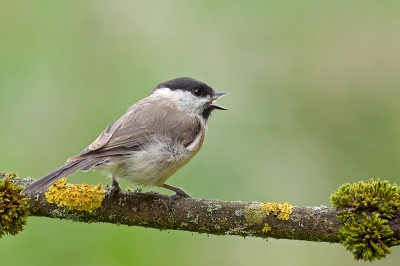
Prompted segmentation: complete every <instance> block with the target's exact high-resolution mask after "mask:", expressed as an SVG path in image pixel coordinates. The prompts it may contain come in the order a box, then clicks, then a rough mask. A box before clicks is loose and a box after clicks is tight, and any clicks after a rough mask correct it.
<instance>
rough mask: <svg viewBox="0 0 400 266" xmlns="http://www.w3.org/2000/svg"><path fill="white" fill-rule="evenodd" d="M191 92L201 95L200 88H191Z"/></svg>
mask: <svg viewBox="0 0 400 266" xmlns="http://www.w3.org/2000/svg"><path fill="white" fill-rule="evenodd" d="M192 93H193V95H195V96H201V90H200V89H194V90H192Z"/></svg>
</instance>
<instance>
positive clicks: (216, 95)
mask: <svg viewBox="0 0 400 266" xmlns="http://www.w3.org/2000/svg"><path fill="white" fill-rule="evenodd" d="M227 94H228V93H227V92H216V93H214V97H212V98H211V99H210V101H209V102H208V106H211V107H213V108H215V109H219V110H228V108H225V107H223V106H221V105H218V104H215V103H214V101H216V100H217V99H218V98H219V97H222V96H224V95H227Z"/></svg>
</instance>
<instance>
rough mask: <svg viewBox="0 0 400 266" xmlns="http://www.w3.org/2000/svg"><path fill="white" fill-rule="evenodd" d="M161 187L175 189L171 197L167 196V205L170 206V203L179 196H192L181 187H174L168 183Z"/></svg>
mask: <svg viewBox="0 0 400 266" xmlns="http://www.w3.org/2000/svg"><path fill="white" fill-rule="evenodd" d="M163 188H166V189H169V190H172V191H175V194H174V195H172V196H171V197H169V206H170V207H172V204H174V202H175V200H177V199H179V198H180V197H186V198H191V197H192V196H190V195H189V194H188V193H186V192H185V191H184V190H183V189H181V188H179V187H174V186H170V185H167V184H164V185H163Z"/></svg>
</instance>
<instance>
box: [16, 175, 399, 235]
mask: <svg viewBox="0 0 400 266" xmlns="http://www.w3.org/2000/svg"><path fill="white" fill-rule="evenodd" d="M13 181H14V182H17V183H19V184H21V185H24V186H26V185H27V184H30V183H31V182H33V179H30V178H27V179H20V178H14V179H13ZM168 200H169V198H168V196H166V195H162V194H158V193H155V192H150V193H142V192H128V191H124V192H122V193H119V194H115V195H114V196H113V197H112V198H110V199H108V198H106V199H105V200H104V201H103V203H102V205H101V206H100V207H99V208H97V209H95V210H94V211H93V212H91V213H90V212H86V211H75V210H67V209H66V208H59V207H58V206H57V205H56V204H51V203H48V202H47V201H46V199H45V197H44V195H43V193H41V194H39V195H38V196H37V197H33V198H31V199H30V202H29V203H30V212H31V215H32V216H43V217H50V218H60V219H68V220H73V221H78V222H87V223H93V222H103V223H112V224H118V225H121V224H122V225H128V226H143V227H150V228H157V229H160V230H167V229H172V230H182V231H190V232H198V233H206V234H214V235H240V236H254V237H261V238H268V237H272V238H277V239H295V240H308V241H318V242H330V243H334V242H338V237H337V235H338V231H339V229H340V228H341V227H342V222H341V221H340V220H339V219H338V218H337V217H336V216H337V215H338V214H339V213H341V211H342V210H343V209H337V208H329V207H326V206H315V207H313V206H305V207H301V206H293V212H292V213H291V214H290V218H289V219H288V220H280V219H278V217H277V216H276V215H274V214H270V215H266V214H265V213H262V212H260V208H261V209H262V207H261V206H262V204H263V203H262V202H241V201H221V200H209V199H196V198H180V199H178V200H177V201H176V202H175V203H174V204H173V208H172V209H171V208H170V206H169V204H168ZM253 211H254V212H253ZM266 225H267V230H266ZM389 225H390V228H391V229H392V231H394V237H396V238H397V239H399V238H400V213H399V212H397V213H395V215H394V218H393V219H392V220H390V221H389Z"/></svg>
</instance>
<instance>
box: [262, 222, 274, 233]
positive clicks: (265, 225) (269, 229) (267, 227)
mask: <svg viewBox="0 0 400 266" xmlns="http://www.w3.org/2000/svg"><path fill="white" fill-rule="evenodd" d="M271 230H272V228H271V227H270V226H269V224H268V223H265V224H264V228H263V230H262V231H263V232H264V233H268V232H269V231H271Z"/></svg>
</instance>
